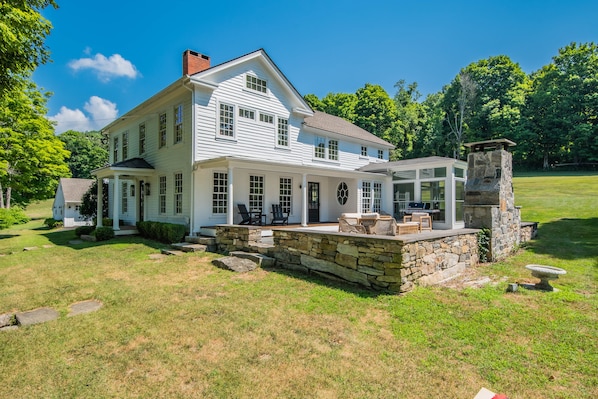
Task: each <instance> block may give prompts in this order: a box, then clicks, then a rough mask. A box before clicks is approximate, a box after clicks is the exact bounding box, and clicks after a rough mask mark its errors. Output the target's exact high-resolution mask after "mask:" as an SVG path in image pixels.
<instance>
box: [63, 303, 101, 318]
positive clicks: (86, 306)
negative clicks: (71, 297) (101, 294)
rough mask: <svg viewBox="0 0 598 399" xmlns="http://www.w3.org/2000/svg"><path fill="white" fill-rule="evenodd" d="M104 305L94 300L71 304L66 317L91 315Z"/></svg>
mask: <svg viewBox="0 0 598 399" xmlns="http://www.w3.org/2000/svg"><path fill="white" fill-rule="evenodd" d="M102 306H104V304H102V302H100V301H97V300H95V299H90V300H88V301H82V302H77V303H73V304H72V305H70V306H69V314H68V315H67V317H72V316H77V315H80V314H85V313H91V312H95V311H97V310H99V309H100V308H101V307H102Z"/></svg>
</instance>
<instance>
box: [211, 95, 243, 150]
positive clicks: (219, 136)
mask: <svg viewBox="0 0 598 399" xmlns="http://www.w3.org/2000/svg"><path fill="white" fill-rule="evenodd" d="M221 105H228V106H230V107H233V135H232V136H224V135H222V134H220V106H221ZM238 109H239V107H238V106H237V105H236V104H231V103H229V102H226V101H218V102H217V104H216V132H215V134H216V140H226V141H237V118H238V117H239V115H238Z"/></svg>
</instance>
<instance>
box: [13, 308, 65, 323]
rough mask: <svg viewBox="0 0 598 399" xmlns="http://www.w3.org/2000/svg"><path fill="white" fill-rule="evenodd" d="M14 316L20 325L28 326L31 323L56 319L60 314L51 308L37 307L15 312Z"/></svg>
mask: <svg viewBox="0 0 598 399" xmlns="http://www.w3.org/2000/svg"><path fill="white" fill-rule="evenodd" d="M15 316H16V317H17V323H18V324H19V325H20V326H30V325H32V324H39V323H45V322H47V321H52V320H56V319H57V318H58V316H60V314H59V313H58V312H57V311H56V310H54V309H52V308H39V309H35V310H30V311H28V312H22V313H17V314H16V315H15Z"/></svg>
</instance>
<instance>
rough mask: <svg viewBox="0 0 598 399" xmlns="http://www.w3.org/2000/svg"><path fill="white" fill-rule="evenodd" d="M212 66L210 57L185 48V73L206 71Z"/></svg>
mask: <svg viewBox="0 0 598 399" xmlns="http://www.w3.org/2000/svg"><path fill="white" fill-rule="evenodd" d="M209 68H210V57H208V56H207V55H203V54H199V53H198V52H196V51H193V50H185V52H184V53H183V75H193V74H194V73H197V72H201V71H205V70H206V69H209Z"/></svg>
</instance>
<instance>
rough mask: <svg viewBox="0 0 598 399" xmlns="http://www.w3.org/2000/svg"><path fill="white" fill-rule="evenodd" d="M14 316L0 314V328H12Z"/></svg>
mask: <svg viewBox="0 0 598 399" xmlns="http://www.w3.org/2000/svg"><path fill="white" fill-rule="evenodd" d="M14 322H15V320H14V315H13V314H12V313H5V314H0V328H2V327H8V326H12V325H13V324H15V323H14Z"/></svg>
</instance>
